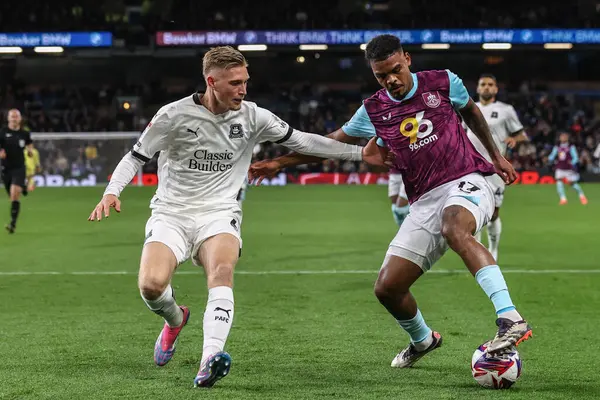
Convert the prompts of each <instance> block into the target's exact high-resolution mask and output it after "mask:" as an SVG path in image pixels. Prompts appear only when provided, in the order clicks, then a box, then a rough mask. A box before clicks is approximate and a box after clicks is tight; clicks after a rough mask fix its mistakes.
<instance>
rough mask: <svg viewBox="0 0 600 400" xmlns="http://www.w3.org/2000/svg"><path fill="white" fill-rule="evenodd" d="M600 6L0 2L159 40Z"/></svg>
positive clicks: (587, 10)
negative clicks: (186, 34) (161, 36)
mask: <svg viewBox="0 0 600 400" xmlns="http://www.w3.org/2000/svg"><path fill="white" fill-rule="evenodd" d="M599 16H600V4H599V3H598V2H597V1H596V0H577V1H574V2H571V3H569V5H568V7H556V6H553V4H551V3H549V2H547V1H541V0H533V1H528V2H526V3H523V2H520V3H519V2H514V3H513V2H509V3H506V2H504V3H502V2H500V3H491V2H483V3H482V2H480V1H473V0H461V1H458V2H449V1H446V0H430V1H427V2H423V1H418V0H406V1H392V0H362V1H355V0H329V1H319V0H279V1H276V2H257V1H252V0H237V1H235V2H233V1H222V0H219V1H217V0H203V1H193V0H161V1H159V0H105V1H93V0H62V1H60V2H39V1H37V0H21V1H18V2H17V1H3V2H0V26H1V27H2V28H1V29H2V31H4V32H27V31H30V32H35V31H44V30H56V27H60V29H61V30H63V31H73V30H108V31H112V32H114V33H116V34H117V35H122V36H123V37H127V35H130V34H131V33H132V32H136V33H140V32H142V33H144V34H146V35H147V37H152V35H153V33H154V32H156V31H157V30H176V29H195V30H213V29H223V30H239V29H411V28H478V27H481V28H483V27H496V28H546V27H561V28H586V27H587V28H591V27H596V26H599V25H600V18H599Z"/></svg>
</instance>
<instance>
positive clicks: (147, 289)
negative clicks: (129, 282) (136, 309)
mask: <svg viewBox="0 0 600 400" xmlns="http://www.w3.org/2000/svg"><path fill="white" fill-rule="evenodd" d="M167 286H168V282H161V281H160V280H158V279H152V278H146V279H144V280H140V281H139V282H138V287H139V289H140V294H141V295H142V297H143V298H145V299H146V300H156V299H158V298H159V297H160V295H161V294H163V292H164V291H165V289H166V288H167Z"/></svg>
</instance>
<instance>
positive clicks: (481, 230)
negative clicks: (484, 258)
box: [475, 226, 485, 243]
mask: <svg viewBox="0 0 600 400" xmlns="http://www.w3.org/2000/svg"><path fill="white" fill-rule="evenodd" d="M483 228H485V227H484V226H483V227H481V229H480V230H479V232H477V233H476V234H475V239H476V240H477V241H478V242H479V243H481V232H483Z"/></svg>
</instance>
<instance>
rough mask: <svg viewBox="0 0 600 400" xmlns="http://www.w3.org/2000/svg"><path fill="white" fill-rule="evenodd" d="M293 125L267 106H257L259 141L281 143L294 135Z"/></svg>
mask: <svg viewBox="0 0 600 400" xmlns="http://www.w3.org/2000/svg"><path fill="white" fill-rule="evenodd" d="M292 131H293V129H292V127H291V126H289V124H288V123H287V122H284V121H282V120H281V119H280V118H279V117H278V116H277V115H275V114H273V113H272V112H271V111H269V110H267V109H266V108H262V107H257V108H256V132H257V134H258V141H259V142H260V143H262V142H274V143H277V144H281V143H283V142H285V141H286V140H288V139H289V138H290V136H292Z"/></svg>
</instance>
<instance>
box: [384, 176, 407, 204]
mask: <svg viewBox="0 0 600 400" xmlns="http://www.w3.org/2000/svg"><path fill="white" fill-rule="evenodd" d="M392 196H400V197H402V198H405V199H407V198H408V197H406V188H405V187H404V181H403V180H402V175H400V174H390V177H389V180H388V197H392Z"/></svg>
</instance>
